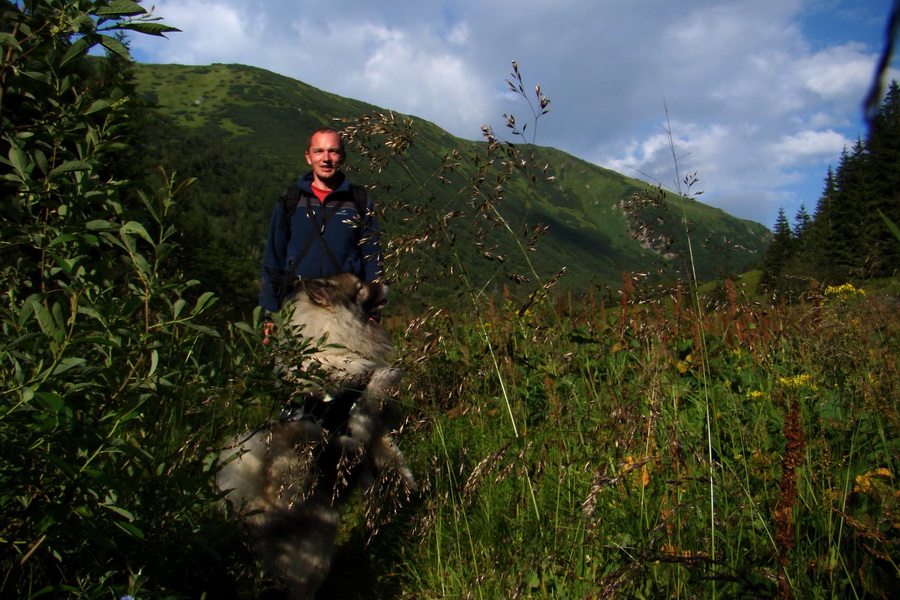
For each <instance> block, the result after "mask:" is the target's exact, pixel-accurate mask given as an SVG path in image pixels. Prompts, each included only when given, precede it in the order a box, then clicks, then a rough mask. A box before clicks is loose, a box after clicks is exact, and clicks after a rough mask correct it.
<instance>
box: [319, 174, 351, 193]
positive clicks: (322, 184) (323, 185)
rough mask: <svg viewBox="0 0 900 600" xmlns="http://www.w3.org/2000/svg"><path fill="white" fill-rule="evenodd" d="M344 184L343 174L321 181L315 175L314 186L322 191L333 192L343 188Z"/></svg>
mask: <svg viewBox="0 0 900 600" xmlns="http://www.w3.org/2000/svg"><path fill="white" fill-rule="evenodd" d="M342 183H344V174H343V173H337V174H336V175H335V176H334V177H329V178H328V179H320V178H318V177H316V175H315V174H313V180H312V184H313V185H314V186H315V187H317V188H319V189H320V190H325V191H327V192H333V191H335V190H336V189H338V188H339V187H341V184H342Z"/></svg>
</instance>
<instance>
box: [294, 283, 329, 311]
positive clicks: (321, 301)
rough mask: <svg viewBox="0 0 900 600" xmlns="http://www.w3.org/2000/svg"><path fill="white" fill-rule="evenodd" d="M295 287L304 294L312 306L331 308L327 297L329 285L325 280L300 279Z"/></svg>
mask: <svg viewBox="0 0 900 600" xmlns="http://www.w3.org/2000/svg"><path fill="white" fill-rule="evenodd" d="M297 286H298V287H299V288H300V289H302V290H303V291H304V292H306V295H307V296H309V299H310V300H312V301H313V304H318V305H319V306H331V297H330V295H329V291H328V288H329V283H328V280H326V279H301V280H300V281H299V282H298V284H297Z"/></svg>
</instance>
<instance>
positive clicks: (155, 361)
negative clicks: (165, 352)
mask: <svg viewBox="0 0 900 600" xmlns="http://www.w3.org/2000/svg"><path fill="white" fill-rule="evenodd" d="M157 367H159V352H157V351H156V350H153V351H152V352H151V353H150V371H149V372H148V373H147V377H153V374H154V373H156V368H157Z"/></svg>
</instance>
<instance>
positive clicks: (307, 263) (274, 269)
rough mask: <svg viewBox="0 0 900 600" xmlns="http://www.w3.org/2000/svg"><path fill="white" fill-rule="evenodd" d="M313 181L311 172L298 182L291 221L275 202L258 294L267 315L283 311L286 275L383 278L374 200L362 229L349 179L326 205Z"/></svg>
mask: <svg viewBox="0 0 900 600" xmlns="http://www.w3.org/2000/svg"><path fill="white" fill-rule="evenodd" d="M311 183H312V173H311V172H310V173H307V174H306V175H304V176H303V177H302V178H301V179H300V181H299V182H298V183H297V187H299V188H300V202H299V203H298V204H297V208H296V210H295V211H294V214H293V215H291V217H290V222H289V223H287V222H286V221H287V219H286V212H285V210H284V208H283V207H282V206H281V204H276V205H275V210H274V211H273V212H272V220H271V222H270V223H269V237H268V240H267V242H266V252H265V255H264V256H263V265H262V283H261V288H260V291H259V305H260V306H262V307H263V308H264V309H266V310H267V311H269V312H276V311H277V310H278V309H279V308H280V303H281V301H282V300H283V297H282V295H283V292H282V284H283V282H284V281H285V280H286V277H292V276H300V277H327V276H329V275H334V274H335V273H353V274H354V275H356V276H357V277H359V278H360V279H362V280H364V281H372V280H374V279H376V278H377V277H378V276H380V275H381V243H380V237H379V233H378V221H377V220H376V219H375V217H374V211H373V206H372V202H371V201H369V203H368V207H367V209H366V214H365V215H364V216H363V218H362V227H360V225H359V221H360V219H359V214H358V211H357V209H356V202H355V200H354V198H353V192H352V191H351V190H350V181H349V180H348V179H347V178H346V177H345V178H344V181H343V183H342V184H341V186H340V187H339V188H338V189H337V190H335V191H333V192H331V193H330V194H329V195H328V196H326V198H325V201H324V202H320V201H319V199H318V198H316V196H315V195H314V194H313V192H312V189H311V187H310V186H311ZM329 250H330V253H329ZM332 257H333V260H332ZM334 263H337V268H335V264H334Z"/></svg>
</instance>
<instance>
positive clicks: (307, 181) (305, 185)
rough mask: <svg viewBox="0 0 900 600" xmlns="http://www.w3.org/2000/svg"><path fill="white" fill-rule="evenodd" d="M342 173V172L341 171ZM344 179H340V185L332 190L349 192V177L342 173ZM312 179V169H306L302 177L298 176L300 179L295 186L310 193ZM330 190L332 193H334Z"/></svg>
mask: <svg viewBox="0 0 900 600" xmlns="http://www.w3.org/2000/svg"><path fill="white" fill-rule="evenodd" d="M342 175H343V173H342ZM343 177H344V179H343V181H341V185H340V186H338V188H337V189H336V190H334V192H349V191H350V179H349V178H348V177H347V176H346V175H343ZM312 181H313V173H312V171H308V172H307V173H306V174H305V175H304V176H303V177H301V178H300V181H298V182H297V187H299V188H300V189H301V190H303V191H304V192H307V193H309V194H312ZM334 192H332V193H334Z"/></svg>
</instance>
